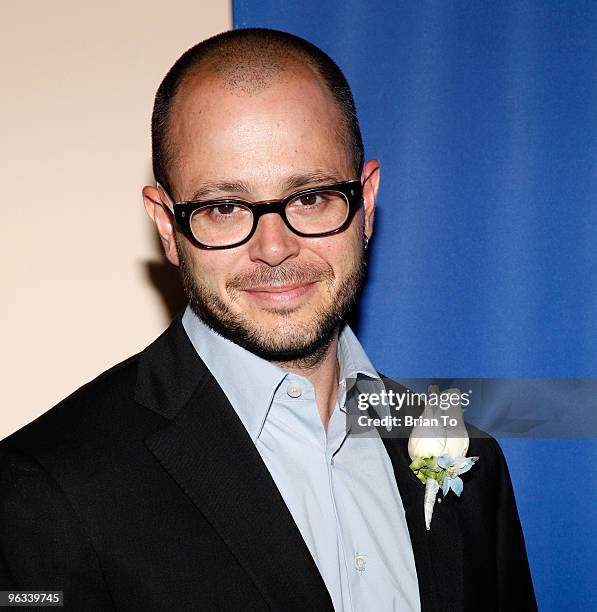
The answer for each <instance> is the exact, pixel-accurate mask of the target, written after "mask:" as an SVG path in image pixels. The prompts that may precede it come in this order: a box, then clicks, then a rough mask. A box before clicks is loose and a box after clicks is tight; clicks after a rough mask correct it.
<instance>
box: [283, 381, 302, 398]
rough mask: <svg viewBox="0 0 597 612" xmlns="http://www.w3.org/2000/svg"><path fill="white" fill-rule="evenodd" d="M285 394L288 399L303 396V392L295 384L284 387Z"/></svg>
mask: <svg viewBox="0 0 597 612" xmlns="http://www.w3.org/2000/svg"><path fill="white" fill-rule="evenodd" d="M286 393H288V395H289V396H290V397H295V398H296V397H300V396H301V395H302V394H303V390H302V389H301V387H300V386H299V385H297V384H296V383H292V384H290V385H288V387H286Z"/></svg>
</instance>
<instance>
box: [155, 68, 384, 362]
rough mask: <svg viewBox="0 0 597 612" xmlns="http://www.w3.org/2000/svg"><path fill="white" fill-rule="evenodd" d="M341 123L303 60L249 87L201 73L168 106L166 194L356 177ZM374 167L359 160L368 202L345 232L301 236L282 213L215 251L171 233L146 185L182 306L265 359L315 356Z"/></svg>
mask: <svg viewBox="0 0 597 612" xmlns="http://www.w3.org/2000/svg"><path fill="white" fill-rule="evenodd" d="M284 74H285V75H287V73H284ZM339 129H340V125H339V118H338V111H337V108H336V106H335V104H334V102H333V100H332V99H331V97H330V94H329V93H328V92H327V90H326V89H325V87H324V86H323V84H322V83H321V82H320V79H319V78H318V77H316V76H315V75H314V73H313V72H311V71H310V70H308V69H307V68H304V67H296V69H293V70H292V71H291V74H290V75H288V76H284V77H283V78H278V79H277V80H276V81H275V82H273V83H272V84H271V85H270V86H269V87H267V88H264V89H262V90H260V91H258V92H252V93H245V92H242V91H238V90H232V91H231V90H230V89H228V88H227V87H226V86H225V85H224V84H223V83H222V82H220V81H219V80H218V79H217V78H215V77H212V76H205V75H203V76H202V77H201V79H200V80H199V79H197V80H196V81H195V82H191V83H188V84H187V85H186V86H185V88H184V90H183V91H181V92H179V95H178V96H177V99H176V101H175V104H174V108H173V113H172V121H171V125H170V130H171V131H170V134H171V138H172V142H173V144H174V149H175V150H176V151H177V156H176V159H175V160H174V162H173V165H172V169H171V182H172V184H173V185H174V189H175V193H174V194H172V195H173V196H174V197H175V198H176V199H177V200H194V199H202V200H206V199H215V198H222V197H235V198H241V199H245V200H248V201H264V200H270V199H277V198H282V197H284V196H286V195H288V194H289V193H292V192H293V191H296V190H298V189H302V188H308V187H315V186H318V185H325V184H330V183H335V182H339V181H344V180H350V179H353V178H355V177H354V170H353V164H352V160H351V159H350V157H349V156H348V155H347V150H346V146H345V144H344V143H343V141H342V140H341V139H340V138H339V137H338V132H339ZM377 168H378V166H377V162H369V163H368V164H367V165H366V166H365V170H364V175H365V176H364V178H367V179H368V180H367V181H366V182H365V196H364V206H363V210H362V211H360V212H359V213H358V214H357V215H356V216H355V217H354V219H353V221H352V223H351V225H350V226H349V227H348V228H347V230H346V231H344V232H341V233H339V234H336V235H332V236H326V237H321V238H303V237H299V236H296V235H295V234H293V233H292V232H291V231H290V230H289V229H288V228H287V227H286V226H285V224H284V222H283V220H282V219H281V218H280V217H279V215H275V214H269V215H265V216H263V217H262V218H261V219H260V221H259V225H258V226H257V230H256V232H255V234H254V235H253V237H252V238H251V240H249V241H248V242H247V243H246V244H243V245H241V246H239V247H235V248H232V249H227V250H222V251H207V250H202V249H198V248H196V247H194V246H193V245H192V244H191V243H190V242H189V241H188V240H187V239H186V238H185V237H184V236H182V235H180V234H179V235H177V236H176V237H174V235H173V228H172V227H171V225H169V223H168V222H167V221H166V220H164V218H163V216H162V213H161V212H160V211H159V210H157V209H156V208H155V206H152V205H151V204H152V202H153V200H154V199H155V194H154V193H153V192H152V191H148V189H149V188H146V190H145V192H144V195H145V196H146V207H147V208H148V212H150V215H152V217H153V218H154V220H155V221H156V223H157V224H158V229H159V230H160V235H161V237H162V242H163V243H164V247H165V249H166V254H167V255H168V256H169V259H170V260H171V261H172V262H173V263H175V264H177V265H180V267H181V270H182V277H183V283H184V286H185V291H186V294H187V297H188V299H189V303H190V305H191V307H192V308H193V309H194V310H195V311H196V312H197V314H198V315H199V316H200V317H201V318H203V319H204V320H205V321H206V322H207V323H208V324H209V325H211V326H212V327H214V328H215V329H216V330H217V331H218V332H220V333H222V335H224V336H226V337H228V338H229V339H231V340H233V341H234V342H236V343H238V344H240V345H241V346H244V347H245V348H247V349H249V350H251V351H252V352H254V353H256V354H258V355H260V356H262V357H264V358H267V359H270V360H273V361H291V360H292V361H295V360H301V359H307V358H309V357H311V358H314V359H315V360H316V359H318V358H320V356H321V353H322V351H324V350H325V348H326V347H327V346H328V345H329V342H330V340H331V339H332V337H333V334H334V332H335V331H336V329H337V325H338V322H339V320H340V319H341V318H342V317H343V316H344V314H345V312H346V309H347V308H348V307H349V306H350V304H351V302H352V300H353V299H354V298H355V296H356V293H357V292H358V288H359V286H360V284H361V280H362V277H363V270H364V262H363V259H364V258H363V246H362V245H363V235H364V234H366V235H367V236H369V235H370V233H371V229H372V222H373V204H374V199H375V192H376V190H377V175H378V173H377ZM148 200H149V202H148ZM152 213H153V214H152ZM156 216H160V218H161V220H160V219H158V218H156Z"/></svg>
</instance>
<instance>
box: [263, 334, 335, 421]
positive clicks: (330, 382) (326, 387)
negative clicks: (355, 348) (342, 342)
mask: <svg viewBox="0 0 597 612" xmlns="http://www.w3.org/2000/svg"><path fill="white" fill-rule="evenodd" d="M337 353H338V331H337V330H336V333H335V334H334V336H333V337H332V339H331V341H330V343H329V344H328V345H327V346H326V347H325V350H324V351H323V352H322V353H321V354H320V355H319V359H317V360H314V359H309V358H307V359H306V360H299V361H291V362H288V361H286V362H283V363H280V362H274V363H275V364H276V365H279V366H280V367H282V368H284V369H285V370H288V371H290V372H293V373H294V374H298V375H299V376H303V377H305V378H306V379H307V380H308V381H309V382H310V383H311V384H312V385H313V387H314V389H315V399H316V401H317V409H318V410H319V416H320V417H321V422H322V423H323V427H324V429H325V430H326V431H327V428H328V423H329V421H330V417H331V416H332V412H334V407H335V405H336V400H337V399H338V382H339V378H340V367H339V364H338V357H337Z"/></svg>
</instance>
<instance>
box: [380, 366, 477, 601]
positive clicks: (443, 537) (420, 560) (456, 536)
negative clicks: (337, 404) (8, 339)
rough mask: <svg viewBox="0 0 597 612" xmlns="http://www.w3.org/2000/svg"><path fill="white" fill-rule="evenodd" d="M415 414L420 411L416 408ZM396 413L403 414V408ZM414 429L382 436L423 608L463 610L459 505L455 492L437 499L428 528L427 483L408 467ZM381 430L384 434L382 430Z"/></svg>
mask: <svg viewBox="0 0 597 612" xmlns="http://www.w3.org/2000/svg"><path fill="white" fill-rule="evenodd" d="M383 381H384V384H385V387H386V389H394V391H395V392H396V393H405V392H406V388H405V387H402V386H401V385H399V384H397V383H395V382H394V381H392V380H389V379H387V378H384V379H383ZM413 414H418V410H417V409H416V408H415V409H414V411H413ZM396 415H397V416H404V409H403V411H402V412H401V413H400V412H398V413H396ZM411 430H412V427H411V428H406V427H403V428H401V431H400V432H399V437H392V438H387V437H383V436H382V440H383V443H384V446H385V447H386V450H387V452H388V455H389V457H390V460H391V462H392V466H393V468H394V475H395V477H396V483H397V485H398V490H399V492H400V497H401V498H402V503H403V505H404V511H405V515H406V522H407V525H408V530H409V533H410V537H411V543H412V547H413V553H414V557H415V565H416V568H417V578H418V582H419V594H420V599H421V611H422V612H433V611H440V610H464V607H465V606H464V587H463V567H464V565H463V564H464V557H463V553H464V551H463V542H462V536H461V529H460V524H459V516H458V508H457V507H456V505H455V503H454V499H453V497H454V496H453V494H450V495H448V496H447V497H446V499H444V500H442V502H441V503H437V502H436V504H435V508H434V510H433V519H432V521H431V529H430V530H429V531H427V529H426V528H425V519H424V513H423V501H424V496H425V487H424V485H423V483H422V482H421V481H420V480H419V479H418V478H417V477H416V476H415V475H414V473H413V472H412V470H411V469H410V468H409V467H408V466H409V465H410V463H411V459H410V456H409V454H408V436H409V435H410V431H411ZM379 432H380V435H382V431H381V430H379ZM395 433H398V432H395ZM386 435H387V433H386ZM438 499H439V496H438Z"/></svg>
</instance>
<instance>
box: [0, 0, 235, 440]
mask: <svg viewBox="0 0 597 612" xmlns="http://www.w3.org/2000/svg"><path fill="white" fill-rule="evenodd" d="M230 24H231V15H230V6H229V1H228V0H209V1H208V0H203V1H201V0H200V1H197V0H170V1H169V2H166V1H164V0H125V1H117V0H104V1H103V2H101V3H98V2H80V1H77V0H56V1H54V2H45V1H43V0H37V1H34V0H30V1H27V2H6V3H3V6H2V21H1V23H0V53H1V60H0V61H1V62H2V66H1V68H2V70H1V74H2V85H1V87H2V96H1V98H0V122H1V134H2V139H1V143H2V144H1V146H0V168H1V180H2V187H1V193H2V202H1V203H0V210H1V212H0V215H1V217H0V220H1V223H2V225H1V227H2V234H3V239H2V241H1V249H2V253H1V255H2V264H3V282H2V288H3V292H2V301H1V307H0V308H1V317H2V319H1V320H2V336H3V338H2V357H1V362H0V367H1V369H0V372H1V377H2V391H3V393H2V404H1V412H0V438H2V437H4V436H5V435H7V434H9V433H10V432H12V431H14V430H16V429H17V428H19V427H20V426H22V425H24V424H25V423H27V422H29V421H31V420H32V419H34V418H35V417H36V416H38V415H39V414H41V413H42V412H45V411H46V410H47V409H48V408H50V407H51V406H52V405H53V404H55V403H56V402H57V401H59V400H60V399H61V398H63V397H64V396H66V395H68V394H69V393H70V392H71V391H73V390H74V389H75V388H77V387H78V386H80V385H81V384H83V383H85V382H86V381H88V380H90V379H92V378H94V377H95V376H96V375H97V374H99V373H100V372H101V371H103V370H105V369H106V368H108V367H110V366H111V365H113V364H114V363H116V362H118V361H120V360H122V359H124V358H125V357H127V356H129V355H131V354H133V353H135V352H137V351H139V350H140V349H142V348H143V347H144V346H145V345H146V344H148V343H149V342H150V341H151V340H152V339H153V338H154V337H155V336H157V335H158V334H159V333H160V332H161V331H162V330H163V329H164V328H165V327H166V325H167V323H168V322H169V320H170V315H171V310H172V309H174V308H176V307H177V306H178V305H180V303H181V297H180V290H179V287H178V284H177V276H176V273H175V271H174V274H172V272H173V270H170V269H168V268H167V267H166V264H164V263H162V262H163V259H162V257H161V253H160V250H159V244H158V242H157V240H156V239H155V235H154V230H153V226H152V225H151V222H150V221H149V219H148V218H147V217H146V216H145V211H144V209H143V205H142V200H141V187H142V186H143V185H144V184H145V183H147V182H148V181H150V180H151V165H150V163H151V161H150V131H149V122H150V114H151V105H152V99H153V95H154V94H155V90H156V88H157V86H158V84H159V82H160V79H161V78H162V77H163V75H164V74H165V72H166V71H167V69H168V68H169V67H170V66H171V64H172V63H173V62H174V60H175V59H176V58H177V57H178V56H179V55H180V54H181V53H182V52H183V51H184V50H185V49H187V48H188V47H190V46H191V45H193V44H194V43H196V42H198V41H199V40H201V39H203V38H205V37H207V36H209V35H211V34H215V33H216V32H220V31H222V30H227V29H229V28H230ZM160 287H161V290H160V289H159V288H160ZM164 291H165V292H168V293H170V294H171V295H172V296H173V298H172V299H171V300H169V301H170V302H171V303H170V306H169V307H168V305H167V304H166V302H165V300H164V299H163V297H162V293H163V292H164Z"/></svg>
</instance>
